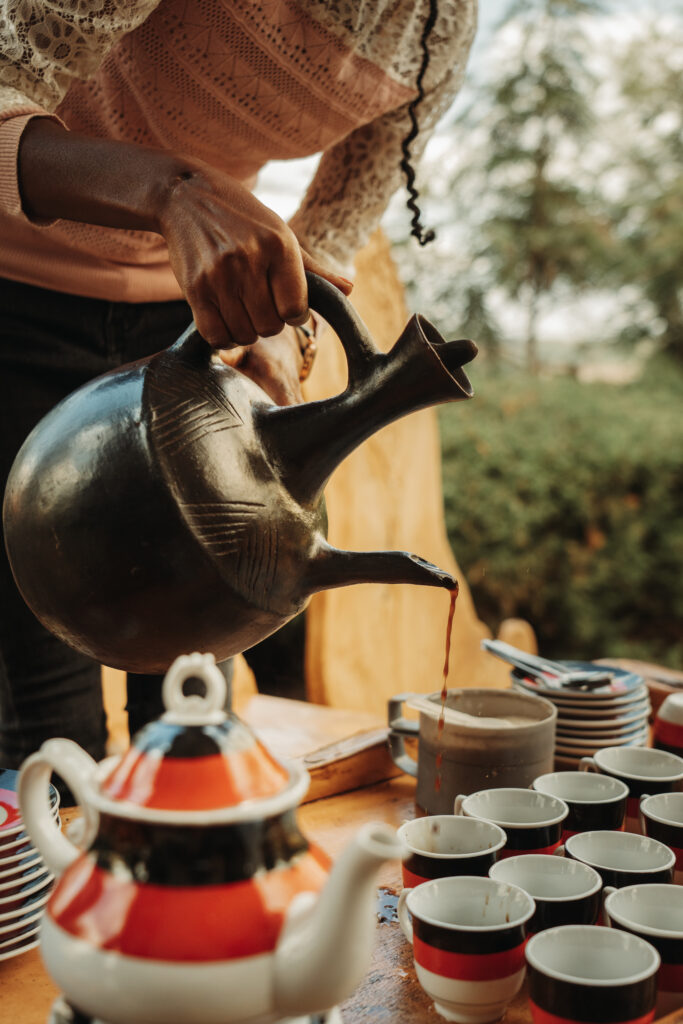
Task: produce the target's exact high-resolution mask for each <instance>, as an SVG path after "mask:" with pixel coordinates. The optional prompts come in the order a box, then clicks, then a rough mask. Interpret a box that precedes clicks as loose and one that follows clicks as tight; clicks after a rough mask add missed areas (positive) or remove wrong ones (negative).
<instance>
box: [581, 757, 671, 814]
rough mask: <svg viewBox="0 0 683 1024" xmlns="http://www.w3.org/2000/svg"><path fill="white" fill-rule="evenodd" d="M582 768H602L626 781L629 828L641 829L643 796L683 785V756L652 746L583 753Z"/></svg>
mask: <svg viewBox="0 0 683 1024" xmlns="http://www.w3.org/2000/svg"><path fill="white" fill-rule="evenodd" d="M579 770H580V771H594V772H601V773H602V774H603V775H609V776H611V777H612V778H615V779H621V780H622V782H625V783H626V785H627V786H628V791H629V794H628V799H627V801H626V830H627V831H628V832H640V819H639V803H640V798H641V796H644V795H645V794H646V793H648V794H652V793H672V792H676V791H679V790H681V789H682V788H683V758H680V757H678V756H677V755H676V754H670V753H669V752H668V751H666V750H653V749H652V748H651V747H603V748H602V750H596V751H595V753H594V754H593V755H592V756H591V757H582V758H581V761H580V763H579Z"/></svg>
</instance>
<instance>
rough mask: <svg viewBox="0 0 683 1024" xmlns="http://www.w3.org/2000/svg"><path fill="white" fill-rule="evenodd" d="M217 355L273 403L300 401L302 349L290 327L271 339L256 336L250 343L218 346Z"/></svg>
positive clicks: (293, 403) (296, 402)
mask: <svg viewBox="0 0 683 1024" xmlns="http://www.w3.org/2000/svg"><path fill="white" fill-rule="evenodd" d="M219 355H220V358H221V359H222V361H223V362H224V363H226V364H227V365H228V366H234V367H235V368H236V369H237V370H239V371H240V372H241V373H243V374H245V375H246V376H247V377H249V378H250V379H251V380H253V381H254V383H256V384H258V385H259V387H261V388H263V390H264V391H265V392H266V394H267V395H269V396H270V398H272V399H273V401H274V402H275V404H276V405H297V404H298V403H299V402H303V400H304V399H303V395H302V393H301V383H300V381H299V374H300V372H301V365H302V359H301V348H300V346H299V342H298V340H297V337H296V332H295V331H294V328H293V327H285V329H284V330H283V331H281V332H280V333H279V334H277V335H275V337H273V338H259V339H258V340H257V341H255V342H254V344H253V345H247V346H244V347H242V348H232V349H221V350H220V352H219Z"/></svg>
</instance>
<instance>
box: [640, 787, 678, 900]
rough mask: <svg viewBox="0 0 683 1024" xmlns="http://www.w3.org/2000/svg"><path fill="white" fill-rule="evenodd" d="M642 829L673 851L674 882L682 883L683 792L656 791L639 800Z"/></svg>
mask: <svg viewBox="0 0 683 1024" xmlns="http://www.w3.org/2000/svg"><path fill="white" fill-rule="evenodd" d="M640 821H641V826H642V830H643V832H644V833H645V835H646V836H649V837H650V838H651V839H657V840H659V842H660V843H664V845H665V846H668V847H669V849H670V850H672V851H673V854H674V857H675V858H676V865H675V867H674V882H677V883H678V885H681V884H683V793H656V794H654V795H653V796H644V797H642V798H641V801H640Z"/></svg>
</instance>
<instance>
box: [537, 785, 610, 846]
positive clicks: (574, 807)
mask: <svg viewBox="0 0 683 1024" xmlns="http://www.w3.org/2000/svg"><path fill="white" fill-rule="evenodd" d="M532 786H533V788H534V789H535V790H536V791H537V792H538V793H548V794H549V795H550V796H559V798H560V799H561V800H564V802H565V803H566V805H567V807H568V808H569V814H568V815H567V817H566V819H565V822H564V829H563V831H562V841H563V842H564V840H565V839H568V838H569V836H573V835H575V834H576V833H577V832H594V831H595V830H596V829H600V830H610V831H611V830H613V829H614V830H617V829H623V827H624V818H625V816H626V800H627V798H628V786H627V785H626V783H625V782H623V781H622V780H621V779H616V778H613V777H611V776H609V775H598V774H596V773H594V772H586V771H583V772H549V773H548V774H547V775H541V776H539V778H537V779H534V781H533V783H532Z"/></svg>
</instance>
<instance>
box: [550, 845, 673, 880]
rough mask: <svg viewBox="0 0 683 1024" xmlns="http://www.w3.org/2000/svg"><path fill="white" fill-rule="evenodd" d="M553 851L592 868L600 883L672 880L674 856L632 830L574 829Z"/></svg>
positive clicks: (668, 850)
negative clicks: (584, 830) (594, 830)
mask: <svg viewBox="0 0 683 1024" xmlns="http://www.w3.org/2000/svg"><path fill="white" fill-rule="evenodd" d="M557 854H564V855H565V856H566V857H570V858H571V859H572V860H578V861H581V863H582V864H588V865H589V866H590V867H592V868H595V870H596V871H597V873H598V874H599V875H600V877H601V878H602V881H603V884H604V885H613V886H614V888H615V889H622V888H624V886H627V885H635V884H637V883H638V882H640V883H647V882H662V883H667V884H668V883H669V882H673V875H674V864H675V863H676V858H675V856H674V854H673V852H672V851H671V850H670V849H669V847H668V846H665V845H664V843H660V842H658V841H657V840H656V839H649V838H648V837H647V836H640V835H634V833H633V832H578V833H577V834H576V835H575V836H570V838H569V839H568V840H567V842H566V843H565V844H564V846H560V847H559V848H558V850H557Z"/></svg>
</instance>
